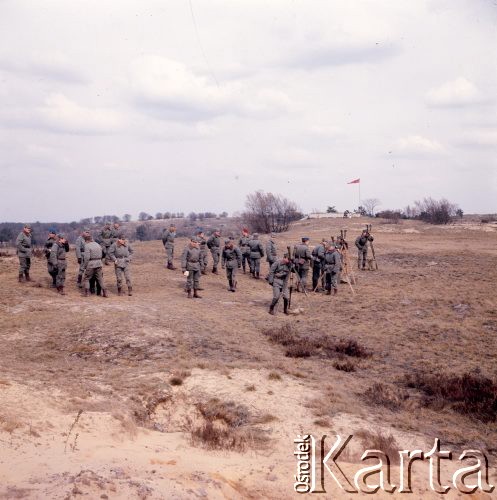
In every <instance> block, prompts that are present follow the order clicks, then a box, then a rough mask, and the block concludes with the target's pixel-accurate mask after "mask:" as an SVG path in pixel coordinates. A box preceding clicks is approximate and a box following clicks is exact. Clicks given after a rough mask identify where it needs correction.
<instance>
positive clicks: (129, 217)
mask: <svg viewBox="0 0 497 500" xmlns="http://www.w3.org/2000/svg"><path fill="white" fill-rule="evenodd" d="M130 220H131V214H124V215H123V221H124V222H129V221H130Z"/></svg>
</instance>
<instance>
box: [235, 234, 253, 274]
mask: <svg viewBox="0 0 497 500" xmlns="http://www.w3.org/2000/svg"><path fill="white" fill-rule="evenodd" d="M250 239H251V238H250V236H249V234H248V232H245V231H244V232H243V234H242V236H241V237H240V239H239V240H238V246H239V248H240V251H241V252H242V266H243V272H244V273H245V271H246V268H245V265H246V263H247V262H248V263H249V269H250V246H249V241H250Z"/></svg>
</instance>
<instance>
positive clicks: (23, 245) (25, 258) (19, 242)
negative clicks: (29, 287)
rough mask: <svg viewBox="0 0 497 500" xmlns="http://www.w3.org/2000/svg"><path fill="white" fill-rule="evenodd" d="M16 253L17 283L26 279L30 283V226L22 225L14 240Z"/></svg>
mask: <svg viewBox="0 0 497 500" xmlns="http://www.w3.org/2000/svg"><path fill="white" fill-rule="evenodd" d="M16 252H17V257H19V283H21V282H22V281H23V277H26V281H31V278H30V277H29V270H30V268H31V255H32V250H31V226H30V225H29V224H24V227H23V229H22V231H21V232H20V233H19V235H18V236H17V239H16Z"/></svg>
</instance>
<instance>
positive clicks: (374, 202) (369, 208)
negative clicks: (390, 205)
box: [362, 198, 381, 217]
mask: <svg viewBox="0 0 497 500" xmlns="http://www.w3.org/2000/svg"><path fill="white" fill-rule="evenodd" d="M362 205H363V207H364V209H365V210H366V213H367V214H368V215H369V216H370V217H374V211H375V209H376V207H377V206H378V205H381V201H380V200H379V199H378V198H367V199H366V200H362Z"/></svg>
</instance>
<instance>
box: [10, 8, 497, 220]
mask: <svg viewBox="0 0 497 500" xmlns="http://www.w3.org/2000/svg"><path fill="white" fill-rule="evenodd" d="M496 28H497V1H496V0H416V1H413V0H374V1H373V0H354V2H351V1H350V0H341V1H337V0H323V1H320V0H271V1H270V2H268V1H267V0H264V1H263V0H190V1H189V0H160V1H153V0H147V1H143V0H140V1H138V0H136V1H129V0H119V1H117V0H106V1H102V0H97V1H93V0H84V1H83V0H72V1H67V0H58V1H57V0H44V1H43V2H40V1H38V0H36V1H35V0H32V1H28V0H0V221H19V222H22V221H36V220H39V221H61V222H63V221H71V220H80V219H81V218H84V217H92V216H96V215H104V214H115V215H118V216H122V215H123V214H125V213H129V214H132V215H133V217H135V218H136V216H137V215H138V213H139V212H141V211H145V212H148V213H151V214H153V215H155V213H156V212H165V211H169V212H185V213H188V212H190V211H195V212H200V211H201V212H204V211H212V212H222V211H227V212H229V213H230V214H232V213H235V212H238V211H241V210H243V208H244V203H245V198H246V196H247V194H249V193H251V192H253V191H256V190H259V189H261V190H264V191H266V192H272V193H275V194H281V195H283V196H286V197H288V198H289V199H291V200H293V201H295V202H296V203H297V204H298V205H299V206H300V207H301V209H302V210H303V211H304V212H305V213H307V212H311V211H315V210H319V211H323V210H325V209H326V207H327V206H329V205H334V206H336V207H337V209H339V210H345V209H349V210H351V209H353V208H355V207H357V205H358V186H357V185H348V184H347V183H348V182H350V181H351V180H353V179H357V178H360V179H361V183H360V187H361V197H362V199H366V198H378V199H379V200H380V201H381V205H380V206H379V209H388V208H390V209H395V208H403V207H405V206H406V205H407V204H410V203H412V202H413V201H415V200H418V199H422V198H424V197H427V196H431V197H434V198H437V199H438V198H442V197H444V198H447V199H449V200H450V201H452V202H454V203H457V204H458V205H459V206H460V207H461V208H462V209H463V210H464V212H466V213H492V212H497V102H496V100H497V92H496V90H497V65H496V61H497V31H496Z"/></svg>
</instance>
